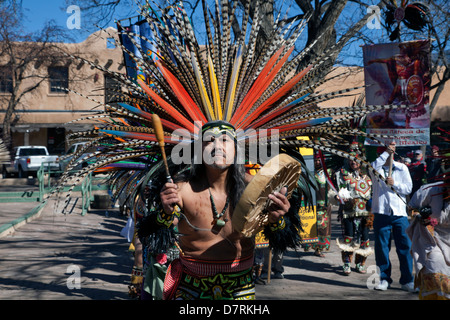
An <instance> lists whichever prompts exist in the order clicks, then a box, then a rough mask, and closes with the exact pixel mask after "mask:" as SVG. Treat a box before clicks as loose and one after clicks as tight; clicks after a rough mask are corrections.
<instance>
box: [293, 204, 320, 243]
mask: <svg viewBox="0 0 450 320" xmlns="http://www.w3.org/2000/svg"><path fill="white" fill-rule="evenodd" d="M298 214H299V215H300V220H301V223H302V229H303V230H302V231H300V237H301V238H302V243H303V244H312V243H316V242H319V236H318V233H317V215H316V206H314V208H313V209H312V210H308V209H307V208H306V207H301V208H300V211H299V212H298Z"/></svg>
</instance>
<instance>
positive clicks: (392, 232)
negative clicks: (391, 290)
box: [371, 142, 415, 292]
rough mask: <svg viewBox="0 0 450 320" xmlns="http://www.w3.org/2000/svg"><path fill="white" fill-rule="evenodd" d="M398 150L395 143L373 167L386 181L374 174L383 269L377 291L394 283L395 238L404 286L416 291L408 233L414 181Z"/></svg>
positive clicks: (377, 234)
mask: <svg viewBox="0 0 450 320" xmlns="http://www.w3.org/2000/svg"><path fill="white" fill-rule="evenodd" d="M395 147H396V144H395V142H391V143H390V144H389V146H388V148H387V149H386V151H384V152H383V153H382V154H381V155H380V156H379V157H378V158H377V159H376V160H375V161H374V162H372V167H373V168H374V169H375V170H376V171H377V172H378V173H379V174H380V175H381V176H382V177H384V179H385V181H384V180H381V179H379V178H378V177H377V176H376V175H374V174H373V173H372V172H371V176H372V190H373V194H372V212H373V213H374V222H373V228H374V236H375V262H376V265H377V267H379V270H380V281H379V283H378V284H377V285H376V286H375V289H376V290H383V291H384V290H387V289H388V287H389V285H390V284H391V283H392V281H393V280H392V278H391V272H392V270H391V268H392V265H391V262H390V258H389V252H390V248H391V237H392V238H393V239H394V242H395V246H396V250H397V256H398V259H399V263H400V273H401V276H400V284H401V287H402V289H404V290H407V291H410V292H414V291H415V289H414V281H413V280H414V277H413V263H412V257H411V253H410V249H411V240H410V239H409V237H408V235H407V234H406V228H407V227H408V226H409V221H408V214H407V210H406V196H407V195H409V194H410V193H411V190H412V180H411V175H410V173H409V170H408V168H407V167H406V165H404V164H402V163H400V162H397V161H394V158H393V154H394V153H395Z"/></svg>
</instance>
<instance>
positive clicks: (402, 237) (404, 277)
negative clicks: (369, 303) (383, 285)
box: [373, 213, 414, 285]
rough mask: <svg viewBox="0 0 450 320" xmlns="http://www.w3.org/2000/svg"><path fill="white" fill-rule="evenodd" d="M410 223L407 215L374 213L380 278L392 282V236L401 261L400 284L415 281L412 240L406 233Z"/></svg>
mask: <svg viewBox="0 0 450 320" xmlns="http://www.w3.org/2000/svg"><path fill="white" fill-rule="evenodd" d="M408 225H409V222H408V218H407V217H405V216H394V215H390V216H388V215H383V214H377V213H376V214H374V221H373V228H374V234H375V261H376V264H377V266H378V267H379V268H380V280H386V281H388V282H389V283H392V279H391V269H392V265H391V261H390V260H389V252H390V250H391V236H392V237H393V238H394V242H395V247H396V251H397V256H398V260H399V262H400V274H401V276H400V284H402V285H404V284H407V283H409V282H411V281H413V279H414V277H413V274H412V270H413V261H412V257H411V254H410V248H411V240H410V239H409V237H408V235H407V234H406V228H407V227H408Z"/></svg>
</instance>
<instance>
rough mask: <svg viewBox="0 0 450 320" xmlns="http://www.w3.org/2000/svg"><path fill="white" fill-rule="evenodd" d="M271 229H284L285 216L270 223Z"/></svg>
mask: <svg viewBox="0 0 450 320" xmlns="http://www.w3.org/2000/svg"><path fill="white" fill-rule="evenodd" d="M269 227H270V231H272V232H277V231H280V230H283V229H284V227H286V221H284V218H283V217H281V218H280V219H279V220H278V221H277V222H275V223H269Z"/></svg>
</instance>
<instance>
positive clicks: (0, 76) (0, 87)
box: [0, 66, 13, 93]
mask: <svg viewBox="0 0 450 320" xmlns="http://www.w3.org/2000/svg"><path fill="white" fill-rule="evenodd" d="M12 92H13V80H12V71H11V68H10V67H8V66H2V67H0V93H12Z"/></svg>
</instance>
